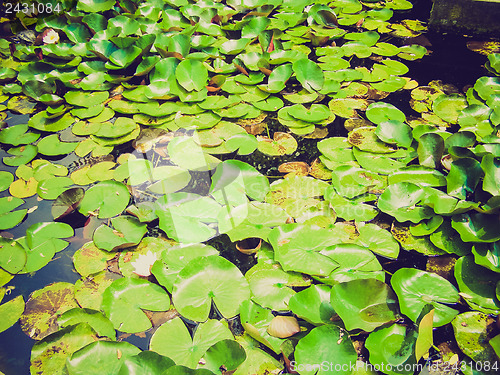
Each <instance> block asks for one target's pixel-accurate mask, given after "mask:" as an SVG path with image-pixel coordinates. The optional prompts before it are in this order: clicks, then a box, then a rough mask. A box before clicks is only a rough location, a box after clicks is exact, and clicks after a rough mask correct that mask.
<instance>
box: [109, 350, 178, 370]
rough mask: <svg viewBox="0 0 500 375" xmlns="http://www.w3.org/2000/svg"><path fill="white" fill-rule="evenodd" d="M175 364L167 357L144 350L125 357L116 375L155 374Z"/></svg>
mask: <svg viewBox="0 0 500 375" xmlns="http://www.w3.org/2000/svg"><path fill="white" fill-rule="evenodd" d="M173 365H175V362H174V361H173V360H171V359H170V358H168V357H164V356H162V355H160V354H158V353H155V352H152V351H149V350H145V351H142V352H140V353H139V354H137V355H134V356H131V357H127V358H125V361H123V363H122V366H121V367H120V371H118V375H136V374H141V375H156V374H162V373H163V372H164V371H165V370H166V369H168V368H169V367H172V366H173Z"/></svg>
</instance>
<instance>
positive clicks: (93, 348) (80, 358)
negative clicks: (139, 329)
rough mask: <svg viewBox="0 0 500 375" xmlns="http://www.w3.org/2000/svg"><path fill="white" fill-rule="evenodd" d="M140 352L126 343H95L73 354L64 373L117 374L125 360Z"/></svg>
mask: <svg viewBox="0 0 500 375" xmlns="http://www.w3.org/2000/svg"><path fill="white" fill-rule="evenodd" d="M140 351H141V350H140V349H139V348H137V347H135V346H134V345H132V344H129V343H128V342H116V341H97V342H94V343H92V344H89V345H87V346H85V347H83V348H82V349H80V350H78V351H76V352H74V353H73V355H72V356H71V358H69V359H68V360H67V362H66V371H67V373H68V375H97V374H117V373H118V371H119V370H120V367H121V366H122V363H123V362H124V361H125V359H126V358H128V357H131V356H134V355H137V354H139V352H140Z"/></svg>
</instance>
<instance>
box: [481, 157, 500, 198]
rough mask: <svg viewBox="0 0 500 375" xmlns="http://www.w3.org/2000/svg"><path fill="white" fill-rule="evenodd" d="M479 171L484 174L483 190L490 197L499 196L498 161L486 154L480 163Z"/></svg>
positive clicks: (499, 171) (499, 175)
mask: <svg viewBox="0 0 500 375" xmlns="http://www.w3.org/2000/svg"><path fill="white" fill-rule="evenodd" d="M481 169H482V170H483V172H484V178H483V190H484V191H487V192H488V193H490V194H491V195H500V188H499V186H498V181H500V160H499V158H495V157H494V156H493V155H491V154H488V155H485V156H484V157H483V160H482V161H481Z"/></svg>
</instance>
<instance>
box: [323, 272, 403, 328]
mask: <svg viewBox="0 0 500 375" xmlns="http://www.w3.org/2000/svg"><path fill="white" fill-rule="evenodd" d="M331 303H332V306H333V308H334V309H335V311H336V312H337V314H339V316H340V318H341V319H342V321H343V322H344V324H345V327H346V329H347V330H353V329H356V328H359V329H362V330H364V331H366V332H371V331H373V330H374V329H375V328H377V327H380V326H381V325H383V324H386V323H388V322H390V321H395V320H397V317H398V312H397V300H396V296H395V295H394V292H393V291H392V290H391V289H390V288H389V286H388V285H387V284H385V283H384V282H382V281H379V280H376V279H358V280H351V281H348V282H345V283H340V284H335V285H333V286H332V291H331Z"/></svg>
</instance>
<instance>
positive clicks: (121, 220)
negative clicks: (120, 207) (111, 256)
mask: <svg viewBox="0 0 500 375" xmlns="http://www.w3.org/2000/svg"><path fill="white" fill-rule="evenodd" d="M111 225H113V228H114V229H111V228H110V227H108V226H107V225H104V224H103V225H101V226H100V227H98V228H97V229H96V230H95V232H94V236H93V237H92V239H93V241H94V244H95V245H96V246H97V247H98V248H99V249H102V250H106V251H116V250H120V249H123V248H127V247H131V246H134V245H137V244H138V243H139V242H140V241H141V239H142V237H143V236H144V235H145V234H146V232H147V228H146V224H143V223H141V222H140V221H139V220H138V219H136V218H135V217H132V216H119V217H115V218H112V219H111Z"/></svg>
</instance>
